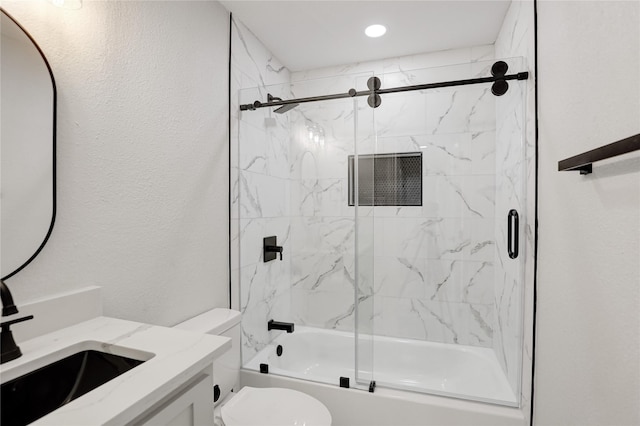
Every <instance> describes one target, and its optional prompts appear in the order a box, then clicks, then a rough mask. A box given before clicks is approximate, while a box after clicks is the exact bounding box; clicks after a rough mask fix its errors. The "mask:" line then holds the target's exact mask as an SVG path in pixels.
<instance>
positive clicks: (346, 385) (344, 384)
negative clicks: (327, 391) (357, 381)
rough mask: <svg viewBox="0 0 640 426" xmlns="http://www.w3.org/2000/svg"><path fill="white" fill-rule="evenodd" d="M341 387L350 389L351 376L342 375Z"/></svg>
mask: <svg viewBox="0 0 640 426" xmlns="http://www.w3.org/2000/svg"><path fill="white" fill-rule="evenodd" d="M340 387H341V388H347V389H349V378H348V377H340Z"/></svg>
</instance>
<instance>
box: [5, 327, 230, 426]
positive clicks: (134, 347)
mask: <svg viewBox="0 0 640 426" xmlns="http://www.w3.org/2000/svg"><path fill="white" fill-rule="evenodd" d="M19 344H20V347H21V349H22V353H23V356H22V357H20V358H18V359H16V360H13V361H10V362H7V363H6V364H3V365H2V369H1V370H0V381H1V382H2V383H5V382H8V381H10V380H13V379H16V378H19V377H22V376H23V375H25V374H27V373H29V372H31V371H35V370H37V369H38V368H41V367H43V366H46V365H50V364H52V363H55V362H56V361H58V360H60V359H63V358H65V357H66V356H69V355H71V354H74V353H78V352H80V351H83V350H97V351H100V352H105V353H110V354H114V355H119V356H125V357H128V358H133V359H137V360H140V361H143V362H142V363H141V364H139V365H137V366H135V367H134V368H132V369H131V370H128V371H126V372H124V373H122V374H121V375H119V376H117V377H115V378H113V379H111V380H109V381H107V382H106V383H104V384H102V385H100V386H99V387H97V388H95V389H93V390H92V391H90V392H88V393H86V394H84V395H82V396H79V397H78V398H77V399H74V400H72V401H71V402H69V403H68V404H66V405H63V406H62V407H60V408H57V409H56V410H54V411H52V412H50V413H48V414H46V415H44V416H43V417H41V418H39V419H37V420H35V421H34V423H33V424H34V425H51V426H53V425H55V426H60V425H65V426H73V425H83V426H86V425H112V426H121V425H154V426H156V425H172V426H173V425H176V426H182V425H198V426H200V425H203V426H204V425H213V422H214V420H213V378H212V375H211V374H212V371H213V361H214V360H215V359H216V358H218V357H219V356H220V355H222V354H223V353H225V352H226V351H227V350H229V349H230V348H231V340H230V339H229V338H226V337H222V336H212V335H207V334H199V333H193V332H188V331H182V330H175V329H173V328H166V327H159V326H153V325H149V324H142V323H137V322H132V321H125V320H120V319H115V318H108V317H96V318H93V319H90V320H88V321H84V322H81V323H79V324H76V325H73V326H70V327H66V328H62V329H60V330H57V331H54V332H51V333H48V334H44V335H41V336H38V337H35V338H33V339H31V340H26V341H23V342H19ZM3 408H4V407H3Z"/></svg>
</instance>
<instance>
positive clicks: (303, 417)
mask: <svg viewBox="0 0 640 426" xmlns="http://www.w3.org/2000/svg"><path fill="white" fill-rule="evenodd" d="M240 318H241V314H240V312H238V311H234V310H232V309H213V310H211V311H207V312H205V313H203V314H201V315H198V316H197V317H194V318H191V319H190V320H187V321H185V322H182V323H180V324H178V325H176V326H175V327H174V328H177V329H180V330H187V331H194V332H198V333H205V334H214V335H219V336H225V337H229V338H231V344H232V347H231V349H230V350H229V351H227V352H226V353H224V354H223V355H222V356H221V357H220V358H218V359H216V360H215V361H214V363H213V383H214V399H215V402H214V418H215V421H216V425H224V426H294V425H295V426H301V425H304V426H329V425H331V413H329V410H328V409H327V407H326V406H325V405H324V404H323V403H322V402H320V401H318V400H317V399H315V398H313V397H311V396H309V395H307V394H305V393H302V392H298V391H295V390H292V389H285V388H253V387H249V386H245V387H243V388H242V389H239V388H240V345H241V343H240ZM265 327H266V323H265Z"/></svg>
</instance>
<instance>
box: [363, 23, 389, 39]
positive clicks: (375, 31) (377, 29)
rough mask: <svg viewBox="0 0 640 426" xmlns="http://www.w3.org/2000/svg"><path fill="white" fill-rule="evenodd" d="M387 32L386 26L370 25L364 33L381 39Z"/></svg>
mask: <svg viewBox="0 0 640 426" xmlns="http://www.w3.org/2000/svg"><path fill="white" fill-rule="evenodd" d="M386 32H387V27H385V26H384V25H380V24H374V25H369V26H368V27H367V28H366V29H365V30H364V33H365V34H366V35H368V36H369V37H380V36H382V35H384V33H386Z"/></svg>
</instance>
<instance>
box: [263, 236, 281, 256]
mask: <svg viewBox="0 0 640 426" xmlns="http://www.w3.org/2000/svg"><path fill="white" fill-rule="evenodd" d="M278 253H280V260H282V246H279V245H278V238H277V237H275V236H273V237H264V238H263V240H262V259H263V261H264V262H265V263H266V262H270V261H272V260H275V259H276V257H277V254H278Z"/></svg>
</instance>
